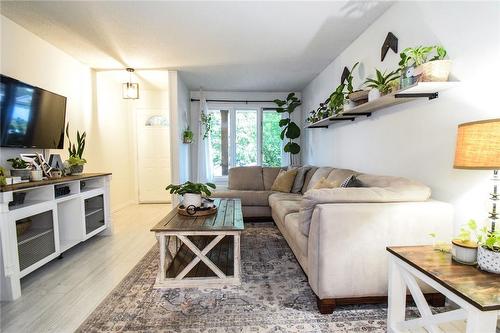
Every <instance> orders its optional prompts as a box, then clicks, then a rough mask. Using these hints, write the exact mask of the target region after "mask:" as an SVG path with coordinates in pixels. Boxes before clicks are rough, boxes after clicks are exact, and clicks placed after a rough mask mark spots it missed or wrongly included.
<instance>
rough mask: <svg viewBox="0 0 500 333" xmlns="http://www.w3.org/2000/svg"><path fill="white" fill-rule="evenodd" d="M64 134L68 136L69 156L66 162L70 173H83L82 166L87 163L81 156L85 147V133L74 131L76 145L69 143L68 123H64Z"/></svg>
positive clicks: (75, 174)
mask: <svg viewBox="0 0 500 333" xmlns="http://www.w3.org/2000/svg"><path fill="white" fill-rule="evenodd" d="M66 136H67V137H68V142H69V147H68V154H69V158H68V159H67V160H66V163H67V164H68V165H69V169H70V173H71V175H74V176H77V175H81V174H82V173H83V166H84V165H85V163H87V160H85V159H84V158H83V151H84V149H85V139H86V137H87V133H86V132H83V133H82V134H81V135H80V131H76V146H75V144H74V143H73V144H72V143H71V138H70V137H69V123H68V125H66Z"/></svg>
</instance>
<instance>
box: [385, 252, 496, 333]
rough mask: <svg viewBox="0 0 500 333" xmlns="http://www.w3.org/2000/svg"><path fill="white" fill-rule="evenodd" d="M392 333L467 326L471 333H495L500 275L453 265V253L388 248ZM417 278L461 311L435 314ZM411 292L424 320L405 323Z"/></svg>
mask: <svg viewBox="0 0 500 333" xmlns="http://www.w3.org/2000/svg"><path fill="white" fill-rule="evenodd" d="M387 251H388V252H389V297H388V298H389V300H388V302H389V305H388V315H387V329H388V332H403V331H407V330H411V329H416V328H422V327H423V328H425V329H426V330H427V331H428V332H431V333H437V332H442V330H441V329H439V328H438V325H439V324H444V323H448V322H452V321H456V320H466V321H467V326H466V327H467V328H466V332H467V333H495V332H496V326H497V318H498V316H499V315H500V276H499V275H496V274H491V273H486V272H482V271H480V270H478V269H477V268H475V267H473V266H467V265H462V264H459V263H456V262H454V261H452V260H451V255H450V254H449V253H444V252H441V251H436V250H434V249H433V247H432V246H401V247H388V248H387ZM417 279H418V280H421V281H423V282H424V283H426V284H428V285H429V286H431V287H432V288H434V289H436V290H437V291H439V292H440V293H442V294H443V295H445V296H446V297H447V298H448V299H450V300H451V301H453V302H454V303H455V304H457V305H458V306H460V309H457V310H452V311H448V312H443V313H438V314H432V312H431V310H430V308H429V306H428V304H427V302H426V300H425V298H424V295H423V293H422V291H421V289H420V287H419V285H418V284H417ZM407 288H408V289H409V291H410V293H411V295H412V296H413V299H414V301H415V303H416V305H417V308H418V311H419V312H420V315H421V318H418V319H411V320H405V308H406V289H407Z"/></svg>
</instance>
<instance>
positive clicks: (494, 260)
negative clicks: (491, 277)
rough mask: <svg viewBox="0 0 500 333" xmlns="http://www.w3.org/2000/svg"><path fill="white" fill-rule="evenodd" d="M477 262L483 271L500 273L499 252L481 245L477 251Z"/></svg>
mask: <svg viewBox="0 0 500 333" xmlns="http://www.w3.org/2000/svg"><path fill="white" fill-rule="evenodd" d="M477 263H478V265H479V268H481V269H482V270H483V271H487V272H490V273H495V274H500V253H499V252H493V251H490V250H488V249H486V248H484V247H482V246H480V247H479V251H478V252H477Z"/></svg>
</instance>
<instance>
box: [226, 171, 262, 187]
mask: <svg viewBox="0 0 500 333" xmlns="http://www.w3.org/2000/svg"><path fill="white" fill-rule="evenodd" d="M228 188H229V189H230V190H244V191H264V181H263V178H262V167H260V166H249V167H248V166H247V167H235V168H231V169H229V177H228Z"/></svg>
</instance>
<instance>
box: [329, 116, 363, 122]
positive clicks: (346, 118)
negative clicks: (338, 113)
mask: <svg viewBox="0 0 500 333" xmlns="http://www.w3.org/2000/svg"><path fill="white" fill-rule="evenodd" d="M354 119H356V117H342V118H341V117H330V118H328V120H330V121H348V120H350V121H354Z"/></svg>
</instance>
